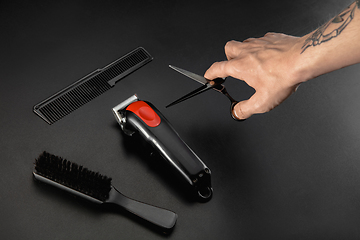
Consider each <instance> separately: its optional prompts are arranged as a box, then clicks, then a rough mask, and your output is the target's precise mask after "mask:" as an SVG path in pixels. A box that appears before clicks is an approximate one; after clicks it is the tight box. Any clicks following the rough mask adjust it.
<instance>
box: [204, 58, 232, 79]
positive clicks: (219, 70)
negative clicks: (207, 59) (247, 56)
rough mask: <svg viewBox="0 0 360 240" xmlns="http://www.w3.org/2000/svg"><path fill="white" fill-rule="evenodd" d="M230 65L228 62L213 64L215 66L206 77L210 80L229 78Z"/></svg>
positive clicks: (207, 72) (212, 66)
mask: <svg viewBox="0 0 360 240" xmlns="http://www.w3.org/2000/svg"><path fill="white" fill-rule="evenodd" d="M228 63H229V62H228V61H223V62H216V63H213V65H211V67H210V68H209V69H208V70H207V71H206V72H205V74H204V77H205V78H206V79H210V80H211V79H215V78H226V77H228V76H229V74H228V70H227V69H228Z"/></svg>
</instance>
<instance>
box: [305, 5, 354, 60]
mask: <svg viewBox="0 0 360 240" xmlns="http://www.w3.org/2000/svg"><path fill="white" fill-rule="evenodd" d="M356 8H358V9H360V0H357V1H355V2H354V3H353V4H351V5H350V6H349V7H348V8H346V9H345V10H344V11H342V12H341V13H340V14H339V15H337V16H336V17H334V18H333V19H332V20H330V21H329V22H328V23H326V24H324V25H323V26H321V27H319V28H318V29H317V30H316V31H315V32H314V33H313V34H311V36H310V37H309V38H307V39H306V40H305V43H304V46H303V47H302V51H301V53H300V54H302V53H303V52H304V51H305V50H306V49H308V48H309V47H316V46H318V45H320V44H322V43H324V42H327V41H329V40H331V39H333V38H336V37H337V36H339V35H340V34H341V32H342V31H343V30H344V29H345V28H346V27H347V26H348V25H349V23H350V22H351V21H352V20H353V19H354V15H355V10H356Z"/></svg>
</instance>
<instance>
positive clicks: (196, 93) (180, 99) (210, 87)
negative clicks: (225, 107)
mask: <svg viewBox="0 0 360 240" xmlns="http://www.w3.org/2000/svg"><path fill="white" fill-rule="evenodd" d="M212 88H213V86H211V85H210V84H206V85H203V86H201V87H199V88H197V89H195V90H194V91H192V92H191V93H188V94H186V95H185V96H183V97H181V98H179V99H178V100H176V101H174V102H172V103H170V104H169V105H167V106H166V108H168V107H171V106H173V105H175V104H178V103H180V102H182V101H185V100H186V99H189V98H191V97H194V96H196V95H198V94H200V93H202V92H205V91H207V90H209V89H212Z"/></svg>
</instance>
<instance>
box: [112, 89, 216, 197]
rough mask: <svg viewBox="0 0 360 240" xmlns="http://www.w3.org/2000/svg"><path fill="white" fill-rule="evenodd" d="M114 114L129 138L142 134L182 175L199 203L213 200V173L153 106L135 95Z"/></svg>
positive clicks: (115, 109) (117, 107) (116, 108)
mask: <svg viewBox="0 0 360 240" xmlns="http://www.w3.org/2000/svg"><path fill="white" fill-rule="evenodd" d="M112 111H113V113H114V115H115V118H116V120H117V122H118V123H119V124H120V126H121V129H122V130H123V132H124V133H125V134H126V135H129V136H132V135H133V134H134V133H139V134H140V135H141V136H142V137H143V138H144V139H145V140H146V142H148V143H150V145H151V146H152V147H153V148H154V149H156V151H157V152H158V153H159V154H160V155H161V156H162V157H163V158H164V159H165V160H167V161H168V162H169V163H170V164H171V165H172V166H173V167H174V168H175V169H176V170H177V171H178V172H179V173H180V175H181V176H182V177H183V178H184V179H185V180H186V182H187V183H188V184H189V185H190V186H191V188H192V189H193V190H194V192H195V194H196V195H197V196H198V198H199V200H201V201H207V200H210V198H211V197H212V192H213V189H212V187H211V171H210V169H209V168H208V167H207V166H206V165H205V164H204V163H203V162H202V161H201V160H200V158H199V157H198V156H197V155H196V154H195V153H194V152H193V151H192V150H191V149H190V147H189V146H188V145H187V144H186V143H185V142H184V141H183V140H182V139H181V138H180V136H179V135H178V133H177V132H176V131H175V129H174V128H173V127H172V126H171V125H170V123H169V122H168V120H167V119H166V118H165V117H164V116H163V115H162V114H161V113H160V111H159V110H158V109H157V108H156V107H155V106H154V105H152V104H151V103H149V102H147V101H141V100H139V99H138V97H137V96H136V94H135V95H133V96H131V97H130V98H128V99H126V100H125V101H123V102H122V103H120V104H118V105H117V106H115V107H114V108H113V109H112Z"/></svg>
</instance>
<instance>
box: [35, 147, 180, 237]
mask: <svg viewBox="0 0 360 240" xmlns="http://www.w3.org/2000/svg"><path fill="white" fill-rule="evenodd" d="M33 175H34V177H35V179H36V180H39V181H41V182H45V183H47V184H50V185H53V186H55V187H58V188H60V189H62V190H65V191H67V192H70V193H72V194H74V195H76V196H79V197H82V198H85V199H87V200H89V201H91V202H94V203H98V204H111V205H113V206H119V207H122V208H123V209H125V210H127V211H129V212H131V213H133V214H135V215H136V216H138V217H140V218H142V219H144V220H146V221H148V222H150V223H152V224H153V225H155V226H156V227H158V228H160V229H161V230H162V231H164V232H165V233H168V232H169V231H170V230H172V228H173V227H174V226H175V223H176V220H177V214H176V213H174V212H172V211H170V210H167V209H163V208H159V207H155V206H152V205H149V204H146V203H142V202H139V201H136V200H134V199H131V198H128V197H126V196H125V195H123V194H122V193H120V192H119V191H118V190H117V189H116V188H115V187H114V186H112V185H111V178H109V177H106V176H104V175H101V174H100V173H98V172H93V171H91V170H88V169H87V168H84V167H83V166H81V165H78V164H76V163H72V162H70V161H68V160H66V159H63V158H61V157H58V156H55V155H53V154H50V153H47V152H43V153H42V154H41V155H40V156H39V157H38V158H37V159H36V160H35V167H34V171H33Z"/></svg>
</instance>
